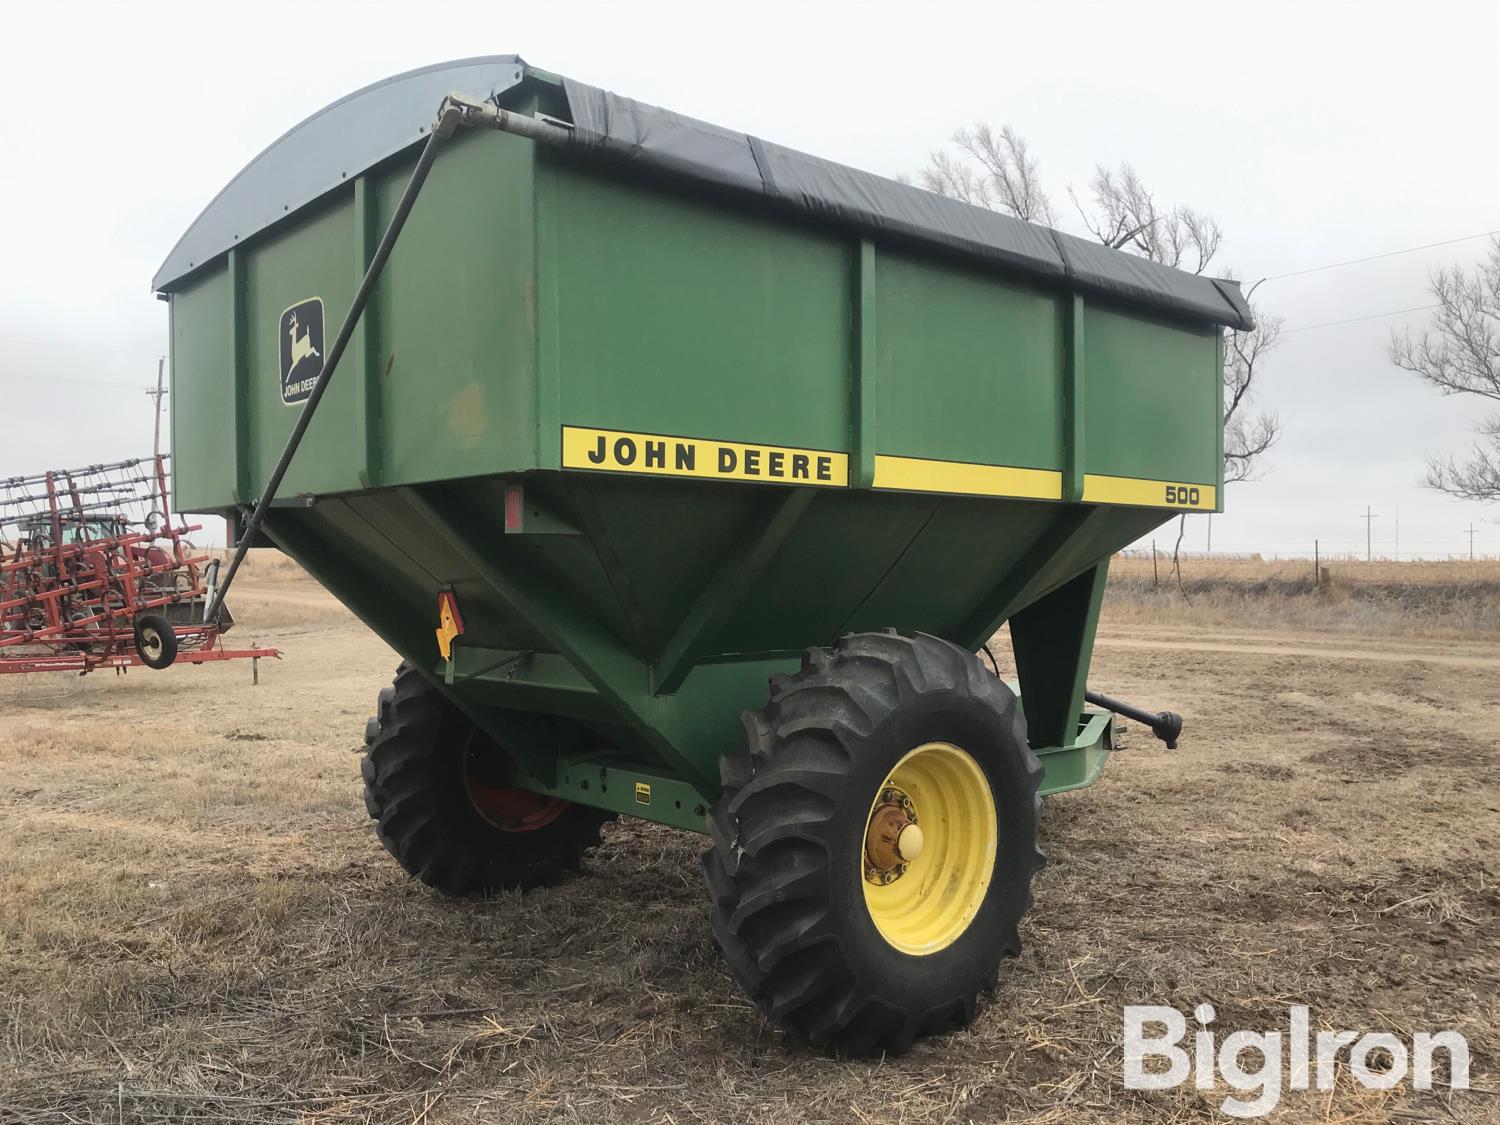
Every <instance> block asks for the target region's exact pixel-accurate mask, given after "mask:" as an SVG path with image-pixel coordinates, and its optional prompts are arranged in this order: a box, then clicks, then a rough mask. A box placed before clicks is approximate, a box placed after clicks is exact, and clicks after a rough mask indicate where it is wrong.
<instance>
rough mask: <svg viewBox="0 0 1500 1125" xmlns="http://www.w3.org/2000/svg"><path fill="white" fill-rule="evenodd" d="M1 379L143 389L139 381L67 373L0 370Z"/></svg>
mask: <svg viewBox="0 0 1500 1125" xmlns="http://www.w3.org/2000/svg"><path fill="white" fill-rule="evenodd" d="M0 381H5V382H13V383H22V382H24V383H29V384H30V385H32V386H44V385H46V384H49V383H77V384H78V385H79V386H83V387H114V388H115V389H116V390H119V391H130V392H132V393H135V392H138V391H139V390H140V389H141V387H140V384H138V383H118V382H116V381H114V380H113V379H74V378H71V377H69V376H67V375H19V374H14V373H11V372H0ZM148 390H149V388H148Z"/></svg>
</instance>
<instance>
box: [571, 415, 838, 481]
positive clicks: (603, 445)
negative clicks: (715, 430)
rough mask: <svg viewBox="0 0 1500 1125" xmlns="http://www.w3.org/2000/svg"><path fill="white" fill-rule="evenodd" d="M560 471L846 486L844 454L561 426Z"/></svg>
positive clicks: (820, 450) (780, 446)
mask: <svg viewBox="0 0 1500 1125" xmlns="http://www.w3.org/2000/svg"><path fill="white" fill-rule="evenodd" d="M562 463H563V468H565V469H598V470H602V471H604V472H610V473H650V474H653V475H662V476H678V477H706V478H709V479H713V480H747V481H761V482H763V483H768V484H809V485H819V486H822V487H824V488H843V487H845V486H847V485H848V483H849V455H848V454H847V453H833V452H831V451H829V450H826V449H793V448H789V447H787V446H782V445H751V444H748V443H746V442H740V441H711V440H709V439H707V438H686V437H672V436H670V435H667V434H636V433H628V432H625V431H622V430H595V429H590V428H589V427H586V426H564V427H563V428H562Z"/></svg>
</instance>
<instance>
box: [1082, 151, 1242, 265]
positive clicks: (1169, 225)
mask: <svg viewBox="0 0 1500 1125" xmlns="http://www.w3.org/2000/svg"><path fill="white" fill-rule="evenodd" d="M1089 191H1090V193H1091V194H1092V196H1093V200H1092V203H1091V205H1090V206H1088V207H1085V206H1084V205H1083V203H1082V202H1081V201H1080V200H1079V198H1078V193H1077V192H1075V191H1073V189H1071V188H1069V189H1068V194H1069V195H1070V196H1071V197H1072V199H1073V206H1074V207H1076V208H1077V209H1078V215H1079V218H1081V219H1082V220H1083V225H1084V226H1085V227H1087V228H1088V230H1089V233H1090V234H1092V235H1093V236H1094V237H1095V238H1097V239H1098V240H1099V241H1100V242H1102V243H1104V245H1106V246H1109V247H1113V248H1114V249H1116V250H1130V251H1132V252H1133V253H1136V254H1139V255H1140V256H1141V257H1143V258H1149V259H1150V260H1151V261H1153V262H1161V263H1162V264H1163V265H1168V266H1173V267H1175V268H1177V269H1185V270H1187V271H1189V272H1190V273H1202V272H1203V271H1204V270H1205V269H1207V268H1208V263H1209V262H1211V261H1213V258H1214V255H1215V254H1217V253H1218V252H1219V244H1220V243H1221V242H1223V241H1224V234H1223V231H1221V230H1220V229H1219V224H1218V222H1217V221H1215V220H1214V219H1213V218H1211V217H1210V216H1208V215H1205V214H1203V213H1202V212H1200V211H1195V210H1194V209H1193V208H1191V207H1187V206H1184V205H1178V206H1176V207H1171V208H1166V209H1163V208H1161V207H1158V206H1157V203H1156V197H1155V196H1154V195H1152V194H1151V192H1150V191H1149V190H1148V189H1147V187H1146V185H1145V184H1144V183H1142V182H1141V178H1140V176H1139V175H1137V173H1136V170H1135V169H1134V168H1132V167H1131V166H1130V165H1129V164H1121V165H1120V167H1119V168H1118V169H1110V168H1106V167H1105V166H1104V165H1102V164H1101V165H1099V166H1098V167H1096V168H1095V169H1094V175H1093V178H1091V179H1090V180H1089Z"/></svg>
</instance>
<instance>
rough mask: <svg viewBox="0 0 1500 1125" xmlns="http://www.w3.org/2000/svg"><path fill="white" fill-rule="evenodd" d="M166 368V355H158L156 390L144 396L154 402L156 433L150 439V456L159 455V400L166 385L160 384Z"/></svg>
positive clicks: (163, 395)
mask: <svg viewBox="0 0 1500 1125" xmlns="http://www.w3.org/2000/svg"><path fill="white" fill-rule="evenodd" d="M166 370H167V357H166V356H159V357H157V360H156V390H154V391H153V390H150V389H149V388H148V389H147V391H146V397H147V398H150V399H154V400H155V402H156V434H155V436H154V437H153V438H152V439H151V456H152V457H160V456H161V400H162V399H163V398H165V397H166V394H167V390H166V387H164V386H163V385H162V379H163V377H164V376H165V374H166Z"/></svg>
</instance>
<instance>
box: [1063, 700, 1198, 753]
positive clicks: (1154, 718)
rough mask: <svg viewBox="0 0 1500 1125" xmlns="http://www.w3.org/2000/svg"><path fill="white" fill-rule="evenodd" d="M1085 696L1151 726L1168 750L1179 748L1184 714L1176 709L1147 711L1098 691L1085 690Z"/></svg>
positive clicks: (1091, 701) (1104, 706) (1106, 708)
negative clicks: (1179, 736)
mask: <svg viewBox="0 0 1500 1125" xmlns="http://www.w3.org/2000/svg"><path fill="white" fill-rule="evenodd" d="M1083 698H1084V699H1086V700H1087V701H1088V702H1090V703H1092V704H1093V705H1094V706H1095V707H1103V708H1104V709H1105V710H1106V711H1113V712H1114V713H1115V714H1116V715H1124V716H1125V717H1126V718H1127V719H1134V720H1135V721H1136V722H1138V723H1141V724H1143V725H1144V726H1148V727H1150V728H1151V733H1152V734H1154V735H1156V737H1157V738H1159V739H1161V740H1162V741H1163V742H1165V743H1166V744H1167V749H1168V750H1176V749H1177V737H1178V735H1180V734H1181V733H1182V716H1181V715H1179V714H1178V713H1177V712H1176V711H1147V710H1145V709H1144V708H1141V707H1135V706H1133V705H1131V704H1129V703H1123V702H1121V701H1120V700H1118V699H1111V698H1110V697H1109V696H1107V695H1100V694H1099V693H1098V692H1097V691H1085V692H1084V693H1083Z"/></svg>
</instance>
